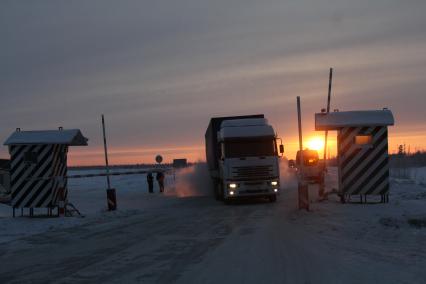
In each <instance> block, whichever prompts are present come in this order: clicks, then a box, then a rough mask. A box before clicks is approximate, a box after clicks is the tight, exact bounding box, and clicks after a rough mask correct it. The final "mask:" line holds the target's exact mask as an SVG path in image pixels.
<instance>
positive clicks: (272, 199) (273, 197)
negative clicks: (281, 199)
mask: <svg viewBox="0 0 426 284" xmlns="http://www.w3.org/2000/svg"><path fill="white" fill-rule="evenodd" d="M269 201H270V202H272V203H274V202H276V201H277V196H276V195H275V194H274V195H271V196H269Z"/></svg>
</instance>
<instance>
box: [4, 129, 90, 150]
mask: <svg viewBox="0 0 426 284" xmlns="http://www.w3.org/2000/svg"><path fill="white" fill-rule="evenodd" d="M88 140H89V139H87V138H86V137H84V136H83V134H82V133H81V131H80V129H63V130H36V131H15V132H14V133H12V135H10V137H9V138H8V139H7V140H6V142H4V145H29V144H62V145H70V146H87V141H88Z"/></svg>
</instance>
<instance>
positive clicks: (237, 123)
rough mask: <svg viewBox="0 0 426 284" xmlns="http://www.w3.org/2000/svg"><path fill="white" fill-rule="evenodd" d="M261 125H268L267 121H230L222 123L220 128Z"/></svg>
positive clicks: (247, 119) (251, 119)
mask: <svg viewBox="0 0 426 284" xmlns="http://www.w3.org/2000/svg"><path fill="white" fill-rule="evenodd" d="M263 125H268V120H267V119H266V118H245V119H230V120H224V121H222V123H221V124H220V128H223V127H241V126H263Z"/></svg>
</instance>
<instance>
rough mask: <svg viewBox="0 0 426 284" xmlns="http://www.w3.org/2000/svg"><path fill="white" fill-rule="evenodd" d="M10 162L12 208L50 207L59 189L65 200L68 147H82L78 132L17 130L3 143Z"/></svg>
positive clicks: (57, 197)
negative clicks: (62, 192) (61, 189)
mask: <svg viewBox="0 0 426 284" xmlns="http://www.w3.org/2000/svg"><path fill="white" fill-rule="evenodd" d="M4 144H5V145H7V146H9V153H10V161H11V170H10V175H11V196H12V199H11V204H12V206H13V208H53V207H56V206H57V205H58V200H59V197H60V196H59V194H60V190H59V189H60V188H63V189H64V197H65V200H66V198H67V193H68V191H67V179H66V178H65V177H66V175H67V153H68V147H69V146H86V145H87V138H85V137H84V136H83V135H82V133H81V131H80V130H78V129H70V130H63V129H61V128H60V129H59V130H43V131H20V129H17V131H16V132H14V133H13V134H12V135H11V136H10V137H9V138H8V139H7V140H6V142H5V143H4Z"/></svg>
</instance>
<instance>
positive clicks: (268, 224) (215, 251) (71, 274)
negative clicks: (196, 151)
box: [0, 180, 426, 283]
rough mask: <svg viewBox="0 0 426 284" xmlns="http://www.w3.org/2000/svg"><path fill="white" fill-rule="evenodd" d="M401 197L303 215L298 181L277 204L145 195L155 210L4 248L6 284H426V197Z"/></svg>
mask: <svg viewBox="0 0 426 284" xmlns="http://www.w3.org/2000/svg"><path fill="white" fill-rule="evenodd" d="M391 190H392V195H391V202H390V203H389V204H374V205H373V204H369V205H359V204H345V205H341V204H339V203H338V202H337V199H334V198H333V197H331V198H330V200H329V201H326V202H322V203H313V204H312V212H304V211H298V210H297V209H296V204H297V193H296V189H295V185H294V184H293V183H291V182H289V183H287V184H286V185H285V187H284V188H283V192H282V194H281V196H280V197H279V199H278V201H277V203H275V204H271V203H269V202H266V201H263V200H258V201H255V202H250V203H247V202H242V203H238V204H234V205H230V206H226V205H224V204H222V203H220V202H217V201H215V200H214V199H213V198H212V197H210V196H195V197H185V198H178V197H177V196H175V195H170V196H159V195H154V196H148V195H146V194H143V195H141V196H138V198H142V197H143V199H144V202H143V203H142V204H143V205H147V204H149V206H144V208H142V209H140V210H139V209H131V208H130V209H127V210H119V211H117V212H114V213H105V212H104V213H102V214H100V215H99V214H98V215H94V216H92V217H91V216H88V217H87V218H86V219H83V220H85V221H84V222H80V223H76V224H73V225H72V226H65V227H59V228H53V229H51V230H48V231H46V232H42V233H40V234H33V235H27V236H25V237H22V238H14V239H11V240H8V241H5V242H3V243H1V244H0V279H1V283H47V282H52V283H110V282H111V283H134V282H136V283H425V279H426V271H425V269H424V268H425V267H426V228H425V227H422V225H420V226H416V225H413V224H416V223H415V222H414V223H413V221H412V220H417V221H418V222H419V223H418V224H422V223H421V222H422V221H421V220H423V218H425V217H426V209H425V206H424V204H425V202H426V194H425V193H426V189H425V188H424V187H423V186H422V185H416V184H414V183H410V182H406V181H398V180H394V181H393V182H392V189H391ZM311 192H312V193H313V192H315V187H313V188H312V189H311ZM123 198H124V197H123ZM119 202H120V199H119ZM134 202H135V204H134V205H135V206H136V205H137V204H136V203H137V200H135V201H134ZM119 204H120V203H119ZM18 219H19V218H18ZM424 220H426V219H424ZM35 221H36V220H35Z"/></svg>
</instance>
